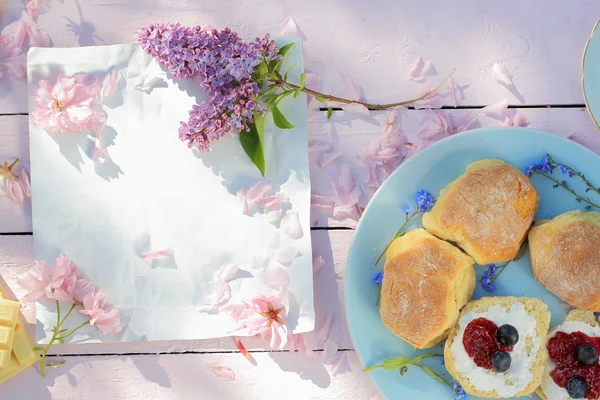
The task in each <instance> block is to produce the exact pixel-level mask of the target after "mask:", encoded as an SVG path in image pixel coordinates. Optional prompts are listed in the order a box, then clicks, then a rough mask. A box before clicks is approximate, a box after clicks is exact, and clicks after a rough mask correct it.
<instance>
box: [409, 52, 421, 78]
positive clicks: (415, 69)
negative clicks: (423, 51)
mask: <svg viewBox="0 0 600 400" xmlns="http://www.w3.org/2000/svg"><path fill="white" fill-rule="evenodd" d="M423 65H425V63H424V62H423V57H421V56H419V57H418V58H417V59H416V60H415V63H414V64H413V66H412V67H411V68H410V71H409V72H408V79H410V80H411V81H415V80H417V79H420V77H421V71H422V70H423Z"/></svg>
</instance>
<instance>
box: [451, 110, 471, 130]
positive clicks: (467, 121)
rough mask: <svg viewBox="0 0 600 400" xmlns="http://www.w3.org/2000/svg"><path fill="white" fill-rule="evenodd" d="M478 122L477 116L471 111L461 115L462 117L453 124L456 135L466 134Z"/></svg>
mask: <svg viewBox="0 0 600 400" xmlns="http://www.w3.org/2000/svg"><path fill="white" fill-rule="evenodd" d="M475 122H477V116H476V115H475V114H473V113H472V112H470V111H465V112H463V113H461V115H460V117H459V118H457V119H456V121H455V122H454V123H453V124H452V125H453V127H454V133H460V132H464V131H466V130H468V129H469V127H470V126H471V125H473V124H474V123H475Z"/></svg>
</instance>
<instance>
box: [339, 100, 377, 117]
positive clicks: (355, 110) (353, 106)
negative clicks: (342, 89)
mask: <svg viewBox="0 0 600 400" xmlns="http://www.w3.org/2000/svg"><path fill="white" fill-rule="evenodd" d="M341 107H342V110H344V111H346V112H349V113H351V114H356V115H359V116H361V117H368V116H369V115H371V114H370V112H369V109H368V108H367V107H365V106H363V105H362V104H358V103H350V104H342V105H341Z"/></svg>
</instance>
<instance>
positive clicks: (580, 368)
mask: <svg viewBox="0 0 600 400" xmlns="http://www.w3.org/2000/svg"><path fill="white" fill-rule="evenodd" d="M582 344H591V345H592V346H594V347H595V348H596V350H598V352H599V353H600V338H597V337H589V336H588V335H586V334H584V333H581V332H573V333H564V332H557V333H556V335H555V336H554V337H553V338H552V339H550V340H549V341H548V345H547V347H548V355H549V356H550V359H551V360H552V361H554V363H555V364H556V366H555V367H554V370H552V372H551V373H550V376H551V377H552V379H554V382H555V383H556V384H557V385H558V386H560V387H563V388H564V387H567V383H569V381H570V380H571V379H573V378H580V379H583V380H584V381H585V383H586V385H587V392H586V393H585V398H586V399H597V398H598V397H600V366H599V365H598V363H595V364H594V365H585V364H583V363H580V362H579V361H578V360H577V348H578V347H579V346H581V345H582Z"/></svg>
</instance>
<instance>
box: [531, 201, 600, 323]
mask: <svg viewBox="0 0 600 400" xmlns="http://www.w3.org/2000/svg"><path fill="white" fill-rule="evenodd" d="M529 255H530V259H531V268H532V269H533V275H534V276H535V279H537V281H538V282H539V283H541V284H542V285H544V286H545V287H546V288H547V289H548V290H549V291H551V292H552V293H554V294H555V295H557V296H558V297H560V298H561V299H563V300H564V301H566V302H567V303H569V304H571V305H573V306H575V307H577V308H581V309H583V310H589V311H600V213H598V212H581V211H569V212H567V213H564V214H562V215H559V216H558V217H556V218H554V219H552V220H544V221H539V222H536V224H535V225H534V226H533V228H531V231H530V232H529Z"/></svg>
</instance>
